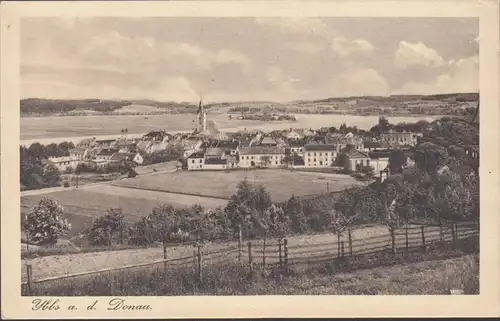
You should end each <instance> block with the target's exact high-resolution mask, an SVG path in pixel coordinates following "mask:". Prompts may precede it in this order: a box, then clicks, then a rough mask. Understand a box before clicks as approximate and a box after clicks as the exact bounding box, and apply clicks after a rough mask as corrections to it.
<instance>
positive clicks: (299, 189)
mask: <svg viewBox="0 0 500 321" xmlns="http://www.w3.org/2000/svg"><path fill="white" fill-rule="evenodd" d="M245 178H246V179H247V180H248V182H249V183H251V184H258V185H264V186H265V187H266V189H267V190H268V191H269V192H270V193H271V197H272V200H273V201H274V202H283V201H286V200H288V199H289V198H290V197H291V196H292V195H295V196H304V195H311V194H320V193H325V192H327V189H328V191H329V192H334V191H341V190H344V189H346V188H348V187H351V186H359V185H362V184H363V183H361V182H359V181H357V180H355V179H354V178H352V177H350V176H348V175H341V174H325V173H312V172H311V173H309V172H298V171H290V170H285V169H283V170H275V169H262V170H235V171H227V172H226V171H179V172H173V173H165V174H161V175H151V176H143V177H137V178H134V179H129V180H120V181H114V182H112V183H111V184H112V185H114V186H121V187H130V188H134V189H145V190H155V191H164V192H170V193H186V194H192V195H199V196H205V197H217V198H222V199H224V198H225V199H229V198H230V197H231V195H233V194H234V193H235V192H236V189H237V185H238V183H240V182H241V181H243V180H244V179H245Z"/></svg>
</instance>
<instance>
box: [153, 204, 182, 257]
mask: <svg viewBox="0 0 500 321" xmlns="http://www.w3.org/2000/svg"><path fill="white" fill-rule="evenodd" d="M176 214H177V213H176V210H175V209H174V208H173V207H172V206H171V205H158V206H156V207H155V208H154V209H153V211H152V212H151V214H149V216H148V221H149V222H150V224H151V226H152V227H153V228H154V233H153V238H154V240H155V241H159V242H161V243H162V244H163V247H164V248H165V247H166V243H167V242H168V241H169V240H170V239H171V236H172V233H175V232H177V230H178V223H177V221H178V217H177V215H176Z"/></svg>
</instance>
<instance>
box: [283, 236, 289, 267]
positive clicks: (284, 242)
mask: <svg viewBox="0 0 500 321" xmlns="http://www.w3.org/2000/svg"><path fill="white" fill-rule="evenodd" d="M283 247H284V252H285V267H286V268H288V240H287V239H284V240H283Z"/></svg>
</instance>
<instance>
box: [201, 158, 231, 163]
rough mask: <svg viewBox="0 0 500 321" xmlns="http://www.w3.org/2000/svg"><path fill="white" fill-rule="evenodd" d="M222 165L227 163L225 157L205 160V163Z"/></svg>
mask: <svg viewBox="0 0 500 321" xmlns="http://www.w3.org/2000/svg"><path fill="white" fill-rule="evenodd" d="M207 164H208V165H223V164H227V159H225V158H207V159H206V160H205V165H207Z"/></svg>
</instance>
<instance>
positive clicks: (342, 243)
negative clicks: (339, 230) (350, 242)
mask: <svg viewBox="0 0 500 321" xmlns="http://www.w3.org/2000/svg"><path fill="white" fill-rule="evenodd" d="M340 251H341V253H342V257H344V240H342V241H340Z"/></svg>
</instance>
